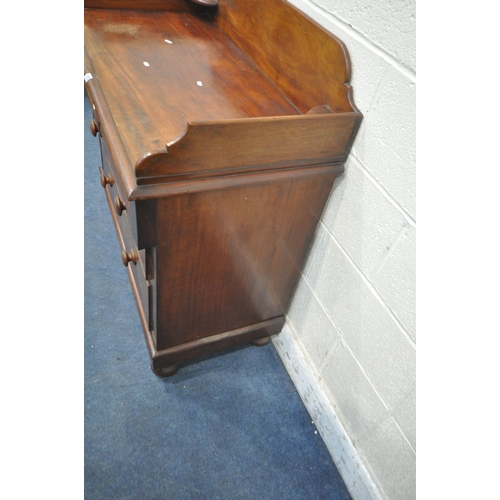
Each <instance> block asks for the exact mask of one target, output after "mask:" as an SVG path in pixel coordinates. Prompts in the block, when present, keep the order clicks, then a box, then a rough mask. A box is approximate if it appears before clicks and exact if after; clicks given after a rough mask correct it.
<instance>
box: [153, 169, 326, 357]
mask: <svg viewBox="0 0 500 500" xmlns="http://www.w3.org/2000/svg"><path fill="white" fill-rule="evenodd" d="M304 170H306V172H307V169H304ZM323 173H324V175H316V176H314V177H306V178H302V179H296V180H289V179H284V180H281V181H279V182H274V183H273V182H268V183H267V184H252V182H251V181H249V182H247V184H246V185H245V186H240V187H234V188H231V189H220V190H215V191H201V192H197V193H190V194H181V195H179V196H171V197H168V198H162V199H159V200H158V201H157V206H158V220H161V221H163V223H162V224H160V225H159V226H158V228H157V230H158V248H157V266H158V268H157V273H158V275H157V278H158V303H161V304H162V308H161V309H159V310H158V316H157V320H158V327H157V342H158V345H157V348H158V349H159V350H161V349H165V348H168V347H172V346H174V345H177V344H179V343H183V342H187V341H193V340H195V339H198V338H203V337H207V336H210V335H215V334H218V333H221V332H224V331H230V330H234V329H237V328H242V327H245V326H247V325H251V324H253V323H259V322H261V321H265V320H267V319H270V318H274V317H278V316H281V315H283V314H285V313H286V311H287V309H288V305H289V302H290V299H291V297H292V294H293V291H294V289H295V286H296V283H297V280H298V277H299V274H300V270H301V269H302V267H303V265H304V262H305V258H306V255H307V252H308V251H309V247H310V244H311V241H312V237H313V234H314V232H315V230H316V226H317V223H318V220H319V218H320V216H321V213H322V211H323V207H324V205H325V202H326V199H327V197H328V194H329V193H330V189H331V186H332V183H333V181H334V178H335V175H334V174H332V173H326V174H325V170H323ZM260 176H261V177H264V176H265V175H264V174H260Z"/></svg>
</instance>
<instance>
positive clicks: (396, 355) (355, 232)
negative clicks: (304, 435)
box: [275, 0, 416, 500]
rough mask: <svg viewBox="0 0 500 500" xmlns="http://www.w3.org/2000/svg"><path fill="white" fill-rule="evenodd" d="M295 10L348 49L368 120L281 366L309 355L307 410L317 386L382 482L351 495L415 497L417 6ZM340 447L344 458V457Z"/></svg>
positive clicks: (325, 226) (333, 2)
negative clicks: (297, 356)
mask: <svg viewBox="0 0 500 500" xmlns="http://www.w3.org/2000/svg"><path fill="white" fill-rule="evenodd" d="M291 3H292V4H294V5H295V6H296V7H298V8H299V9H301V10H302V11H304V12H306V13H307V14H308V15H309V16H310V17H312V18H313V19H314V20H315V21H316V22H318V23H319V24H321V25H322V26H324V27H325V28H326V29H327V30H328V31H330V32H332V33H334V34H335V35H337V36H338V37H339V38H340V39H341V40H343V41H344V43H345V44H346V46H347V48H348V50H349V54H350V56H351V64H352V78H351V83H352V85H353V88H354V100H355V102H356V104H357V106H358V108H359V109H360V110H361V112H362V113H363V114H364V120H363V124H362V126H361V129H360V131H359V134H358V137H357V139H356V141H355V144H354V146H353V149H352V152H351V155H350V157H349V160H348V162H347V164H346V171H345V174H344V175H343V176H342V177H341V178H339V179H338V180H337V181H336V183H335V185H334V191H333V195H332V197H331V199H330V201H329V204H328V205H327V208H326V211H325V213H324V215H323V218H322V220H321V223H320V227H319V230H318V232H317V235H316V238H315V242H314V245H313V248H312V250H311V254H310V256H309V259H308V263H307V266H306V268H305V271H304V273H303V276H302V278H301V281H300V284H299V286H298V289H297V291H296V294H295V297H294V300H293V303H292V307H291V310H290V312H289V318H288V326H287V329H286V331H285V332H284V335H288V338H285V339H284V340H280V341H277V340H275V345H276V347H277V349H278V352H279V353H280V355H281V356H282V358H283V359H285V357H286V356H287V355H288V359H290V352H291V351H297V352H299V351H300V352H301V353H302V354H301V356H302V355H303V359H304V360H305V363H306V364H307V367H306V368H307V370H310V371H311V373H313V379H314V380H313V382H312V383H311V384H310V385H311V386H312V385H314V387H313V388H312V389H311V387H309V388H308V389H306V390H304V388H302V389H301V390H299V392H301V391H302V396H303V397H304V398H305V401H306V405H307V403H309V406H310V411H311V408H312V406H311V404H310V401H309V399H310V397H309V396H308V395H307V394H309V393H308V391H316V392H317V391H324V394H325V395H326V400H327V401H328V402H329V404H331V405H332V408H333V410H334V412H335V414H336V416H337V417H338V419H339V421H340V423H341V426H343V428H344V430H345V432H346V435H347V436H348V438H349V439H350V440H351V442H352V444H353V446H354V449H355V451H356V452H357V454H358V456H359V459H360V460H361V462H362V464H363V465H364V467H365V468H366V471H367V474H368V475H369V476H370V478H371V480H372V481H373V485H374V490H373V491H371V492H369V488H368V489H366V488H365V490H363V491H361V490H359V488H358V489H356V487H355V486H352V484H351V486H352V488H351V490H352V492H353V495H354V496H355V497H357V498H376V497H379V498H386V499H394V500H396V499H397V500H401V499H411V498H415V453H416V452H415V450H416V437H415V420H416V418H415V399H416V397H415V342H416V328H415V263H416V262H415V238H416V210H415V184H416V182H415V104H416V103H415V91H416V88H415V82H416V77H415V71H416V66H415V0H386V1H385V2H369V1H368V0H349V1H347V0H291ZM286 346H288V347H286ZM297 349H298V350H297ZM287 363H289V361H288V360H287ZM285 364H286V363H285ZM291 366H292V365H290V364H289V365H287V367H288V368H289V370H290V371H292V370H291V369H290V367H291ZM297 366H298V365H297ZM297 366H295V367H294V368H293V370H294V371H295V372H296V373H295V374H294V377H295V380H300V377H301V375H303V376H304V377H305V373H303V374H301V373H300V372H301V370H302V371H307V370H305V369H304V365H302V368H301V367H300V366H299V367H298V368H297ZM294 377H292V378H294ZM311 380H312V379H311ZM298 385H300V382H298ZM306 393H307V394H306ZM308 398H309V399H308ZM313 406H314V405H313ZM316 410H317V409H315V408H312V411H313V412H314V411H316ZM318 412H319V413H321V411H320V410H318V411H316V413H318ZM323 413H324V412H323ZM320 417H321V415H319V416H318V420H320ZM323 418H325V417H324V415H323ZM328 425H329V424H328V423H324V424H323V427H321V426H318V428H319V429H320V432H321V431H323V433H327V430H326V429H327V428H328ZM327 444H328V443H327ZM332 446H333V445H332ZM331 452H332V455H333V456H334V459H335V458H336V457H335V453H336V451H335V450H333V451H332V450H331ZM337 460H339V461H342V460H343V459H342V458H340V459H339V458H338V457H337ZM351 483H353V484H355V483H356V480H352V481H351Z"/></svg>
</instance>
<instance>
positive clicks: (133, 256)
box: [122, 248, 139, 267]
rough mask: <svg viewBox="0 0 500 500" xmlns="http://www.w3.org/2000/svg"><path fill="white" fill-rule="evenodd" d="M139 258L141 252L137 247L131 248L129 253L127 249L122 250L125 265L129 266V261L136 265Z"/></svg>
mask: <svg viewBox="0 0 500 500" xmlns="http://www.w3.org/2000/svg"><path fill="white" fill-rule="evenodd" d="M138 260H139V253H138V252H137V250H136V249H135V248H133V249H132V250H130V253H127V252H126V251H125V250H122V261H123V265H124V266H125V267H127V266H128V263H129V262H132V263H133V264H134V265H136V264H137V261H138Z"/></svg>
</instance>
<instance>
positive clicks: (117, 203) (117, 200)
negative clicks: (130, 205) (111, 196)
mask: <svg viewBox="0 0 500 500" xmlns="http://www.w3.org/2000/svg"><path fill="white" fill-rule="evenodd" d="M126 209H127V207H126V206H125V203H123V201H122V200H120V198H119V197H118V196H117V197H116V198H115V210H116V213H117V214H118V215H121V214H122V212H123V211H124V210H126Z"/></svg>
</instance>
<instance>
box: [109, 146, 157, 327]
mask: <svg viewBox="0 0 500 500" xmlns="http://www.w3.org/2000/svg"><path fill="white" fill-rule="evenodd" d="M103 145H104V147H102V146H103ZM101 154H102V167H101V169H100V177H101V185H103V187H104V189H105V192H106V198H107V201H108V205H109V209H110V212H111V216H112V218H113V222H114V225H115V229H116V233H117V236H118V241H119V244H120V248H121V250H122V255H121V258H122V262H123V264H124V265H126V266H127V267H128V268H129V269H130V271H131V273H132V276H133V280H134V282H135V286H136V287H137V292H138V294H139V298H140V302H141V305H142V310H143V313H144V316H145V319H146V322H147V323H148V324H150V323H151V321H152V318H150V309H151V304H150V302H151V301H150V296H151V294H152V292H151V290H149V288H150V287H151V285H150V284H149V283H148V279H150V276H147V274H149V275H150V274H151V270H150V267H151V266H148V273H146V250H139V248H138V246H137V241H136V239H135V237H134V234H133V232H132V227H131V224H130V219H129V210H130V207H131V204H130V203H128V201H127V200H126V197H124V196H123V191H122V190H121V189H120V186H119V184H118V182H117V181H116V175H115V172H114V170H113V169H112V167H111V159H110V157H109V152H108V150H107V148H106V146H105V142H104V141H101Z"/></svg>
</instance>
